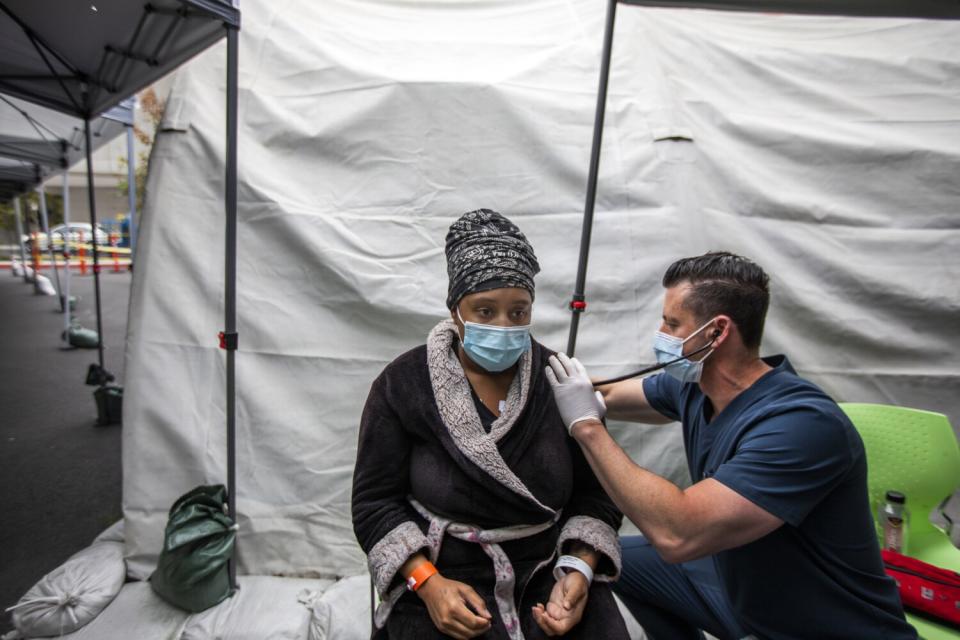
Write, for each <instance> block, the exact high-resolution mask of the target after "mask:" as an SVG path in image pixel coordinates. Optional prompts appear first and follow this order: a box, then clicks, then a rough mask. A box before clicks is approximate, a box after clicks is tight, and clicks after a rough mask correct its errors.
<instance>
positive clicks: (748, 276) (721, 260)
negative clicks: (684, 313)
mask: <svg viewBox="0 0 960 640" xmlns="http://www.w3.org/2000/svg"><path fill="white" fill-rule="evenodd" d="M684 282H689V283H690V284H691V285H692V288H691V289H690V293H688V294H687V298H686V300H685V302H684V306H686V307H687V308H688V309H689V310H690V311H691V312H692V313H693V315H694V317H696V318H697V320H699V321H701V322H706V321H707V320H709V319H710V318H711V317H713V316H716V315H720V314H724V315H727V316H730V318H731V319H732V320H733V321H734V322H735V323H736V325H737V329H739V330H740V335H741V336H742V337H743V344H744V345H745V346H746V347H748V348H751V349H752V348H755V347H759V346H760V339H761V338H762V337H763V321H764V319H765V318H766V316H767V307H769V306H770V288H769V283H770V278H768V277H767V274H766V273H764V272H763V269H761V268H760V266H759V265H757V264H756V263H755V262H751V261H750V260H748V259H746V258H744V257H742V256H738V255H736V254H733V253H730V252H727V251H711V252H709V253H705V254H703V255H702V256H694V257H692V258H682V259H680V260H677V261H676V262H674V263H673V264H672V265H670V267H669V268H668V269H667V272H666V273H665V274H664V275H663V286H664V287H667V288H670V287H673V286H676V285H678V284H682V283H684Z"/></svg>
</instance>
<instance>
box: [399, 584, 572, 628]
mask: <svg viewBox="0 0 960 640" xmlns="http://www.w3.org/2000/svg"><path fill="white" fill-rule="evenodd" d="M416 593H417V595H418V596H420V599H421V600H423V602H424V604H426V605H427V611H429V612H430V619H431V620H433V624H434V626H436V627H437V629H439V630H440V631H441V632H442V633H445V634H447V635H448V636H451V637H453V638H456V639H457V640H467V638H475V637H477V636H479V635H480V634H481V633H484V632H486V631H487V630H488V629H489V628H490V620H492V618H493V616H491V615H490V612H489V611H487V605H486V604H484V602H483V598H481V597H480V594H478V593H477V592H476V591H474V590H473V587H471V586H470V585H467V584H464V583H462V582H457V581H456V580H448V579H446V578H444V577H443V576H442V575H440V574H439V573H437V574H434V575H432V576H430V578H429V579H428V580H427V581H426V582H424V583H423V586H421V587H420V588H419V589H417V591H416ZM578 620H579V618H578Z"/></svg>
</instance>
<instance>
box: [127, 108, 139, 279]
mask: <svg viewBox="0 0 960 640" xmlns="http://www.w3.org/2000/svg"><path fill="white" fill-rule="evenodd" d="M136 173H137V172H136V158H135V157H134V155H133V124H132V123H131V124H128V125H127V200H128V202H129V206H130V227H129V233H130V238H129V242H128V244H129V245H130V266H131V267H132V266H133V257H134V255H136V249H137V184H136Z"/></svg>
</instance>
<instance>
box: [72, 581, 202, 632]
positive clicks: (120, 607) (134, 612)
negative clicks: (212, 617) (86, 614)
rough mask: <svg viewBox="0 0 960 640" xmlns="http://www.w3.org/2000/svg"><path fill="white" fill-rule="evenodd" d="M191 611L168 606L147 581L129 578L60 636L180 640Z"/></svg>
mask: <svg viewBox="0 0 960 640" xmlns="http://www.w3.org/2000/svg"><path fill="white" fill-rule="evenodd" d="M189 617H190V614H189V613H187V612H186V611H181V610H179V609H177V608H175V607H172V606H170V605H169V604H167V603H166V602H164V601H163V600H161V599H160V597H159V596H158V595H157V594H155V593H154V592H153V590H152V589H151V588H150V584H149V583H147V582H128V583H127V584H125V585H123V589H121V590H120V593H119V594H118V595H117V597H116V598H114V600H113V602H111V603H110V606H108V607H107V608H106V609H104V610H103V612H102V613H101V614H100V615H99V616H97V617H96V618H94V620H93V621H92V622H91V623H90V624H88V625H87V626H85V627H83V628H82V629H80V630H79V631H77V632H75V633H71V634H69V635H66V636H63V638H62V639H60V640H180V637H181V635H182V633H183V629H184V627H185V626H186V624H187V620H188V619H189Z"/></svg>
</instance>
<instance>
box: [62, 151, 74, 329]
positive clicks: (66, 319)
mask: <svg viewBox="0 0 960 640" xmlns="http://www.w3.org/2000/svg"><path fill="white" fill-rule="evenodd" d="M63 224H64V226H65V228H66V230H67V233H66V236H64V239H63V250H64V253H63V255H64V259H65V261H66V263H67V268H66V270H65V271H64V274H63V341H64V342H65V343H66V344H69V343H70V337H69V336H68V332H69V331H70V257H71V256H72V255H73V251H72V247H71V246H70V240H71V237H72V235H73V234H71V233H70V181H69V175H68V172H67V170H66V169H64V170H63Z"/></svg>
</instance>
